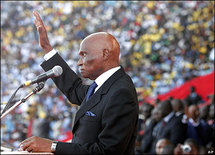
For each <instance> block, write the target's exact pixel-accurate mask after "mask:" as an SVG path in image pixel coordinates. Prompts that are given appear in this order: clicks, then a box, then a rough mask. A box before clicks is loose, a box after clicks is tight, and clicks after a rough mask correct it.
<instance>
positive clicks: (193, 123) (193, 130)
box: [187, 105, 212, 146]
mask: <svg viewBox="0 0 215 155" xmlns="http://www.w3.org/2000/svg"><path fill="white" fill-rule="evenodd" d="M188 118H189V119H188V122H187V138H192V139H194V140H195V141H196V142H197V143H198V145H200V146H206V145H207V144H208V143H209V142H210V140H211V134H212V133H211V130H210V127H209V125H208V124H207V123H206V122H204V121H203V120H201V119H200V118H199V108H198V106H197V105H190V106H189V109H188Z"/></svg>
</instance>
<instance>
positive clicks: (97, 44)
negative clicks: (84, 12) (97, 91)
mask: <svg viewBox="0 0 215 155" xmlns="http://www.w3.org/2000/svg"><path fill="white" fill-rule="evenodd" d="M119 54H120V46H119V43H118V42H117V40H116V39H115V38H114V37H113V36H112V35H111V34H109V33H107V32H98V33H93V34H91V35H89V36H87V37H86V38H85V39H84V40H83V41H82V42H81V45H80V50H79V55H80V59H79V61H78V66H80V67H81V71H82V72H81V74H82V73H83V74H82V76H83V77H85V78H90V79H92V80H94V79H96V78H97V77H98V76H99V75H101V74H102V73H104V72H105V71H107V70H109V69H111V68H114V67H117V66H119ZM98 64H99V65H98ZM85 73H87V74H85ZM91 74H94V75H91Z"/></svg>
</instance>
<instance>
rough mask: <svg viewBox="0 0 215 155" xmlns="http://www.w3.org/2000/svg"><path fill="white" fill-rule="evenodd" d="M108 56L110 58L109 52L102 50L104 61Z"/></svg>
mask: <svg viewBox="0 0 215 155" xmlns="http://www.w3.org/2000/svg"><path fill="white" fill-rule="evenodd" d="M109 56H110V51H109V50H108V49H106V48H105V49H104V50H103V58H104V59H105V60H106V59H108V58H109Z"/></svg>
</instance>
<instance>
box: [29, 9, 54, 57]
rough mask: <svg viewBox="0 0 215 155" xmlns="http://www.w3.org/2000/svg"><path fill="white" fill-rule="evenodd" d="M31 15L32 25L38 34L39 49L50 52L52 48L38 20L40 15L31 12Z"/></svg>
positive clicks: (40, 20)
mask: <svg viewBox="0 0 215 155" xmlns="http://www.w3.org/2000/svg"><path fill="white" fill-rule="evenodd" d="M33 15H34V16H35V18H36V19H35V20H34V24H35V26H36V27H37V31H38V32H39V42H40V46H41V48H42V49H43V50H44V51H45V52H46V53H48V52H50V51H51V50H52V49H53V48H52V47H51V45H50V43H49V38H48V35H47V31H46V28H45V26H44V24H43V21H42V19H41V18H40V15H39V14H38V13H37V12H36V11H33Z"/></svg>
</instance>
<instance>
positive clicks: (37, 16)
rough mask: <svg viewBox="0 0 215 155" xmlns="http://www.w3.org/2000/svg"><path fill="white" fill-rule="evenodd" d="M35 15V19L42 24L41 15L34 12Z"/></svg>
mask: <svg viewBox="0 0 215 155" xmlns="http://www.w3.org/2000/svg"><path fill="white" fill-rule="evenodd" d="M33 15H34V17H35V18H36V19H37V20H38V21H41V22H42V19H41V18H40V15H39V14H38V13H37V12H36V11H33Z"/></svg>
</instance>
